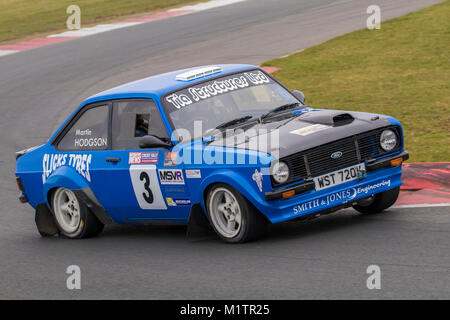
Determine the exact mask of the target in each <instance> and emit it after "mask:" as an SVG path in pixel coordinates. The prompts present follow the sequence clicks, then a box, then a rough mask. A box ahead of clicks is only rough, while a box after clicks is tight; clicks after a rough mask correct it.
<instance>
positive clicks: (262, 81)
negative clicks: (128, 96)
mask: <svg viewBox="0 0 450 320" xmlns="http://www.w3.org/2000/svg"><path fill="white" fill-rule="evenodd" d="M162 103H163V105H164V108H165V110H166V114H167V115H168V117H169V118H170V120H171V121H172V124H173V126H174V129H175V133H177V132H181V130H182V131H184V132H188V133H189V135H190V139H191V140H192V139H198V138H201V137H202V136H203V134H204V133H205V132H207V131H209V130H210V129H214V128H216V127H217V126H218V125H220V124H223V123H225V122H227V121H231V120H233V119H237V118H239V117H244V116H251V117H253V118H256V117H259V116H260V115H262V114H264V113H266V112H268V111H270V110H273V109H274V108H276V107H279V106H282V105H286V104H292V103H299V101H298V100H297V99H295V98H294V97H293V96H292V94H291V93H290V92H289V91H287V90H286V89H285V88H283V87H282V86H281V85H279V84H278V83H277V82H276V81H274V80H273V79H272V78H270V77H268V76H267V75H266V74H265V73H263V72H262V71H260V70H254V71H248V72H242V73H237V74H233V75H229V76H225V77H221V78H216V79H214V80H211V81H208V82H203V83H200V84H197V85H194V86H192V87H188V88H185V89H182V90H179V91H177V92H174V93H171V94H169V95H167V96H165V97H164V98H163V101H162ZM179 136H183V137H185V136H186V135H185V134H178V135H177V137H179ZM186 140H189V139H186V138H184V139H183V142H186Z"/></svg>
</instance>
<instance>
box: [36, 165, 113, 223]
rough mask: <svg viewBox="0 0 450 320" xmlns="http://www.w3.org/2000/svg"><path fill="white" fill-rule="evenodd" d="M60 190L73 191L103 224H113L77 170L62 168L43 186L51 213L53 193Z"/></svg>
mask: <svg viewBox="0 0 450 320" xmlns="http://www.w3.org/2000/svg"><path fill="white" fill-rule="evenodd" d="M58 188H66V189H70V190H72V191H73V192H74V193H75V195H76V196H77V197H78V199H80V200H81V201H82V202H83V203H84V204H85V205H86V206H87V207H88V208H89V209H90V210H91V211H92V212H93V213H94V215H95V216H96V217H97V218H98V219H99V220H100V221H101V222H102V223H103V224H110V223H112V222H113V220H112V219H111V217H110V216H109V215H108V214H107V212H106V210H105V209H104V208H103V206H102V205H101V204H100V202H99V201H98V199H97V197H96V196H95V194H94V192H93V191H92V190H91V188H90V187H89V185H88V183H87V181H86V180H85V179H84V178H83V177H81V176H80V175H79V174H78V173H77V172H76V171H75V169H73V168H70V167H60V168H58V169H56V170H55V171H54V172H53V173H52V175H51V176H50V177H49V178H48V179H47V180H46V181H45V183H44V186H43V193H44V199H45V201H46V205H47V207H48V208H49V209H50V210H51V211H53V209H52V203H51V202H52V199H51V197H52V195H53V192H54V191H55V190H56V189H58Z"/></svg>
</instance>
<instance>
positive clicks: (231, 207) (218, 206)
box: [206, 184, 267, 243]
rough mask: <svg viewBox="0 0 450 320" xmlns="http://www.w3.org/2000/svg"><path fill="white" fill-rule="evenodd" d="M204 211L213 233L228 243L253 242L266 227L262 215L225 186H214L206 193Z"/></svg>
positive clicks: (265, 221) (236, 192)
mask: <svg viewBox="0 0 450 320" xmlns="http://www.w3.org/2000/svg"><path fill="white" fill-rule="evenodd" d="M206 209H207V211H208V216H209V220H210V222H211V225H212V227H213V229H214V231H215V232H216V233H217V235H218V236H219V237H220V238H221V239H222V240H224V241H226V242H229V243H242V242H247V241H251V240H255V239H257V238H258V237H260V236H261V235H262V234H263V233H264V231H265V228H266V226H267V220H266V218H265V217H264V216H263V215H262V213H260V212H259V211H258V210H257V209H256V208H255V207H254V206H253V205H251V204H250V203H249V201H248V200H247V199H245V198H244V197H243V196H242V195H241V194H240V193H239V192H238V191H236V190H235V189H234V188H232V187H230V186H228V185H226V184H216V185H214V186H213V187H212V188H211V189H210V190H209V191H208V194H207V197H206Z"/></svg>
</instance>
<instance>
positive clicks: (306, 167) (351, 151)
mask: <svg viewBox="0 0 450 320" xmlns="http://www.w3.org/2000/svg"><path fill="white" fill-rule="evenodd" d="M386 129H388V128H382V129H378V130H374V131H369V132H365V133H362V134H359V135H356V136H351V137H348V138H345V139H342V140H338V141H333V142H331V143H328V144H325V145H322V146H319V147H316V148H313V149H309V150H306V151H302V152H299V153H295V154H292V155H289V156H287V157H284V158H283V159H281V160H282V161H284V162H286V163H287V165H288V166H289V168H290V170H291V178H290V179H289V181H288V182H287V183H291V182H293V181H297V180H306V179H309V178H311V177H315V176H320V175H322V174H325V173H328V172H332V171H335V170H339V169H343V168H346V167H349V166H352V165H355V164H358V163H361V162H363V161H367V160H369V159H373V158H376V157H379V156H382V155H384V154H387V152H385V151H384V150H383V149H382V148H381V147H380V144H379V141H380V135H381V132H382V131H383V130H386ZM389 129H393V130H394V131H395V132H396V134H397V138H398V140H399V143H398V145H397V147H396V148H395V149H394V150H393V151H391V152H389V153H392V152H395V151H398V150H399V149H400V148H401V145H402V141H400V139H401V134H400V131H399V128H398V127H389ZM339 151H340V152H342V156H341V157H339V158H337V159H333V158H331V155H332V154H333V153H335V152H339Z"/></svg>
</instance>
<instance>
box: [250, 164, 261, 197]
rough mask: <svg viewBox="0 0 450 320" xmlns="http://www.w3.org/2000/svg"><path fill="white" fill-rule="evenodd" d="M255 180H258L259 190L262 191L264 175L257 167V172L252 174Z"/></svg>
mask: <svg viewBox="0 0 450 320" xmlns="http://www.w3.org/2000/svg"><path fill="white" fill-rule="evenodd" d="M252 179H253V181H255V182H256V185H257V186H258V189H259V192H262V180H263V175H262V173H261V172H260V171H258V169H255V172H254V173H253V174H252Z"/></svg>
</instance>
